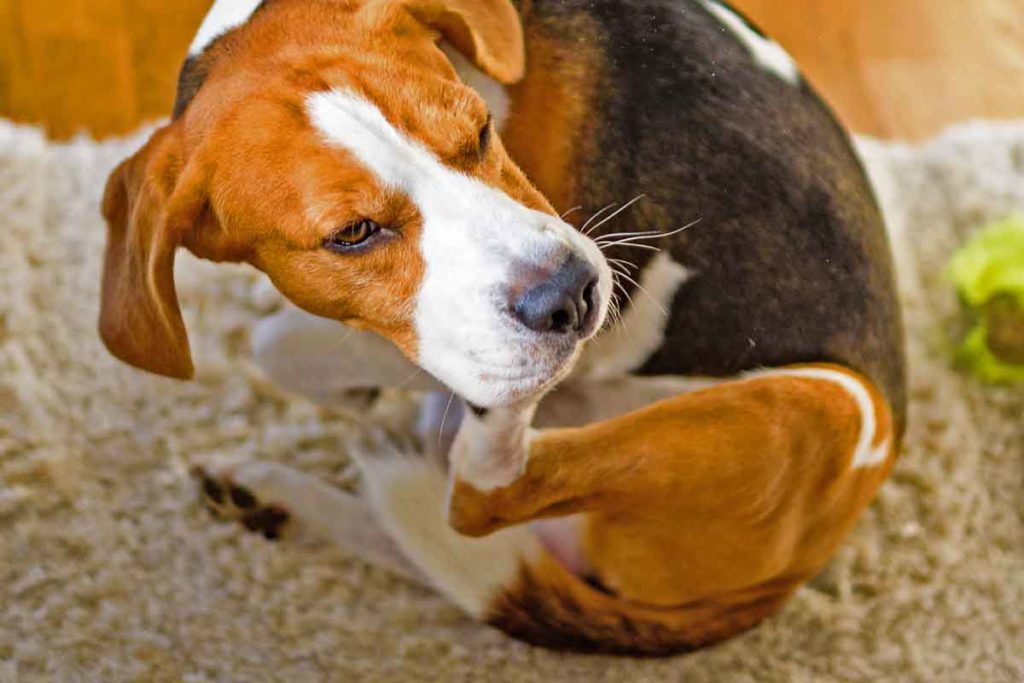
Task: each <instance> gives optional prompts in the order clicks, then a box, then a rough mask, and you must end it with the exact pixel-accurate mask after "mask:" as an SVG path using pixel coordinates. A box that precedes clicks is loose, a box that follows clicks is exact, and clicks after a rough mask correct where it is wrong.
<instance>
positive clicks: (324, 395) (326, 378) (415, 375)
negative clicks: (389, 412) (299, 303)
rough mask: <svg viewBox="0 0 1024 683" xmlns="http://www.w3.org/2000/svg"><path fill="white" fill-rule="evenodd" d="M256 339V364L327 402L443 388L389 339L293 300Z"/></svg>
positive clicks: (266, 321)
mask: <svg viewBox="0 0 1024 683" xmlns="http://www.w3.org/2000/svg"><path fill="white" fill-rule="evenodd" d="M252 344H253V353H254V356H255V359H256V364H257V365H259V367H260V368H261V369H262V370H263V371H264V372H266V373H267V375H268V376H269V377H270V378H271V379H273V380H274V381H275V382H277V383H278V384H280V385H281V386H283V387H285V388H287V389H290V390H292V391H295V392H297V393H299V394H302V395H304V396H307V397H308V398H310V399H312V400H313V401H316V402H318V403H321V404H324V405H332V406H336V405H339V404H344V403H346V402H347V401H348V400H349V399H350V398H351V394H352V392H353V391H358V390H365V389H375V388H378V387H402V388H405V389H418V390H427V391H439V390H442V389H443V387H441V385H440V384H439V383H438V382H437V381H436V380H434V379H433V378H432V377H430V376H429V375H428V374H426V373H425V372H423V371H422V370H420V369H419V368H418V367H416V366H415V365H413V364H412V363H411V362H409V360H408V359H406V358H405V356H403V355H402V353H401V352H400V351H399V350H398V348H397V347H395V345H394V344H392V343H391V342H389V341H387V340H386V339H383V338H381V337H379V336H377V335H376V334H373V333H372V332H363V331H360V330H356V329H353V328H350V327H345V326H344V325H342V324H341V323H338V322H337V321H334V320H327V319H325V318H318V317H317V316H314V315H311V314H309V313H306V312H305V311H303V310H301V309H299V308H297V307H296V306H293V305H291V304H287V305H286V306H285V307H284V308H283V309H282V310H281V311H280V312H278V313H275V314H274V315H272V316H269V317H267V318H265V319H263V320H262V321H260V323H259V324H258V325H257V326H256V328H255V330H253V341H252Z"/></svg>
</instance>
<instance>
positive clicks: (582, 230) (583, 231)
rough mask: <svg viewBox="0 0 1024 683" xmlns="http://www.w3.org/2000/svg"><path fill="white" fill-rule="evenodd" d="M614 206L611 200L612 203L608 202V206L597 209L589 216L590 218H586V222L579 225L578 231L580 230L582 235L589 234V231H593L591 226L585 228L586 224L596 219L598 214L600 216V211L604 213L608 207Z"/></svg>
mask: <svg viewBox="0 0 1024 683" xmlns="http://www.w3.org/2000/svg"><path fill="white" fill-rule="evenodd" d="M614 206H615V203H614V202H613V203H611V204H609V205H608V206H606V207H604V208H603V209H601V210H600V211H598V212H597V213H595V214H594V215H593V216H591V217H590V218H588V219H587V222H586V223H584V224H583V225H582V226H581V227H580V232H582V233H583V234H584V235H589V234H590V233H591V232H593V228H591V229H590V230H587V226H588V225H590V224H591V223H592V222H593V221H594V220H595V219H596V218H597V217H598V216H600V215H601V214H602V213H604V212H605V211H607V210H608V209H610V208H612V207H614Z"/></svg>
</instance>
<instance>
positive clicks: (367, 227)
mask: <svg viewBox="0 0 1024 683" xmlns="http://www.w3.org/2000/svg"><path fill="white" fill-rule="evenodd" d="M380 229H381V228H380V226H379V225H377V224H376V223H374V222H373V221H371V220H369V219H367V218H364V219H362V220H359V221H355V222H353V223H349V224H348V225H346V226H345V227H343V228H341V229H340V230H338V231H337V232H335V233H334V234H333V235H331V236H330V237H328V238H327V239H325V240H324V246H325V247H327V248H328V249H333V250H335V251H346V250H348V249H352V248H354V247H358V246H361V245H363V244H365V243H366V242H367V240H369V239H370V238H371V237H373V236H374V235H376V234H377V233H378V232H380Z"/></svg>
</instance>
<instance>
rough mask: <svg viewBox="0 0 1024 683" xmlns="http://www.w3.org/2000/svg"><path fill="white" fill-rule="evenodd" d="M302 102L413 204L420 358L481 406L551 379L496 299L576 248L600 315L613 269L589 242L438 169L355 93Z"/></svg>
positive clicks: (547, 355)
mask: <svg viewBox="0 0 1024 683" xmlns="http://www.w3.org/2000/svg"><path fill="white" fill-rule="evenodd" d="M307 107H308V110H309V115H310V119H311V120H312V122H313V125H314V126H316V127H317V128H318V129H319V130H320V131H321V132H322V133H323V135H324V136H325V138H326V139H327V140H328V141H329V142H331V143H332V144H335V145H338V146H340V147H342V148H344V149H345V150H347V151H348V152H350V153H351V154H352V155H354V156H355V157H356V159H357V160H358V161H359V162H360V163H362V164H363V165H365V166H366V167H367V168H368V169H369V170H370V171H372V172H373V174H374V175H375V176H376V177H377V179H378V180H379V182H381V183H382V184H383V185H386V186H388V187H390V188H394V189H397V190H399V191H401V192H403V193H404V194H406V195H407V196H408V197H409V198H410V199H411V200H412V201H413V202H414V203H415V204H416V206H417V208H418V209H419V212H420V215H421V217H422V220H423V230H422V236H421V240H420V252H421V254H422V256H423V260H424V263H425V266H426V268H425V271H426V272H425V274H424V278H423V281H422V283H421V285H420V290H419V292H418V294H417V297H416V312H415V321H416V331H417V337H418V342H419V357H418V359H417V360H418V362H419V364H420V365H421V366H422V367H423V368H424V369H426V370H427V371H428V372H430V373H431V374H433V375H434V376H435V377H437V378H438V379H440V380H441V381H443V382H444V383H445V384H447V385H448V386H450V387H451V388H452V389H454V390H455V391H456V392H458V393H459V394H460V395H462V396H464V397H465V398H467V399H468V400H470V401H471V402H473V403H476V404H477V405H481V406H493V405H500V404H502V403H504V402H507V401H510V400H515V399H516V398H519V397H520V396H521V395H525V394H526V393H531V392H534V391H537V390H538V389H540V388H542V387H543V386H544V385H545V384H546V383H548V382H550V381H551V379H552V377H553V376H554V374H555V373H556V372H557V371H558V370H559V369H560V368H561V367H563V366H564V361H565V357H564V356H561V357H558V358H557V359H556V358H555V357H554V356H552V355H551V354H552V353H553V352H552V350H551V349H550V348H549V347H548V345H547V343H546V342H542V341H540V340H538V339H536V338H534V337H530V336H529V335H525V333H524V331H523V330H520V329H519V327H520V326H518V325H517V324H516V323H515V322H514V321H513V320H511V318H510V316H509V313H508V301H507V300H504V299H503V298H502V297H504V296H507V295H508V288H509V285H510V283H512V282H513V281H515V279H516V278H517V273H518V271H520V270H522V269H523V268H542V267H547V266H551V265H554V264H556V263H559V262H561V261H562V260H564V259H565V258H567V257H568V256H569V255H570V254H576V255H578V256H580V257H582V258H585V259H587V260H588V261H589V262H590V263H591V265H592V266H593V267H594V269H595V271H596V272H597V273H598V274H599V282H598V293H599V295H600V300H601V306H602V310H601V311H600V312H599V315H600V316H601V318H602V319H603V316H604V314H605V311H606V310H607V305H608V299H609V294H610V290H611V271H610V270H609V268H608V265H607V263H606V262H605V260H604V257H603V256H602V255H601V252H600V250H599V249H598V248H597V246H596V245H595V244H594V243H593V242H592V241H590V240H589V239H587V238H585V237H583V236H582V235H580V234H579V233H578V232H577V231H576V230H575V229H573V228H572V226H570V225H568V224H567V223H565V222H564V221H561V220H559V219H557V218H555V217H553V216H549V215H547V214H544V213H541V212H539V211H534V210H532V209H529V208H527V207H525V206H523V205H522V204H519V203H518V202H516V201H514V200H513V199H512V198H511V197H509V196H508V195H506V194H505V193H504V192H502V191H500V190H498V189H496V188H494V187H491V186H489V185H487V184H485V183H483V182H481V181H479V180H477V179H476V178H473V177H470V176H468V175H465V174H462V173H459V172H457V171H455V170H453V169H450V168H448V167H446V166H445V165H444V164H442V163H441V162H440V161H439V160H438V159H437V157H436V156H435V155H434V154H433V153H432V152H431V151H430V150H429V149H427V148H426V147H424V146H423V145H422V144H421V143H419V142H418V141H416V140H413V139H410V138H408V137H406V136H405V135H404V134H402V133H401V132H400V131H398V130H397V129H396V128H395V127H394V126H392V125H391V123H390V122H388V120H387V119H386V118H385V117H384V114H383V113H381V111H380V110H379V109H378V108H377V107H376V106H375V105H374V104H373V103H371V102H369V101H368V100H366V99H365V98H363V97H362V96H360V95H358V94H356V93H354V92H351V91H346V90H333V91H329V92H318V93H313V94H311V95H310V96H309V98H308V100H307Z"/></svg>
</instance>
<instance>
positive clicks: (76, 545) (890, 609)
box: [0, 122, 1024, 683]
mask: <svg viewBox="0 0 1024 683" xmlns="http://www.w3.org/2000/svg"><path fill="white" fill-rule="evenodd" d="M140 141H141V138H139V137H136V138H133V139H130V140H126V141H114V142H107V143H103V144H96V143H93V142H89V141H86V140H79V141H76V142H73V143H71V144H66V145H52V144H48V143H46V142H45V141H44V139H43V138H42V136H41V135H40V133H39V132H37V131H35V130H33V129H28V128H19V127H14V126H12V125H8V124H6V123H3V122H0V682H2V683H11V682H13V681H104V682H106V681H178V680H184V681H271V680H275V681H276V680H280V681H288V682H290V683H299V682H303V681H321V680H336V681H357V680H358V681H385V680H386V681H407V680H408V681H415V680H424V681H436V680H442V681H450V680H473V681H477V680H502V681H505V680H510V681H567V680H586V681H626V680H629V681H635V680H636V681H639V680H646V681H675V680H687V681H714V682H716V683H723V682H731V681H755V680H756V681H833V680H834V681H840V680H841V681H853V680H863V681H880V680H886V681H891V680H913V681H964V682H968V681H969V682H972V683H973V682H980V681H1019V680H1022V679H1024V523H1022V517H1021V515H1022V510H1024V487H1022V485H1024V426H1022V418H1021V415H1022V414H1024V413H1022V411H1024V397H1022V393H1024V392H1022V391H1021V390H1020V389H1019V388H1018V389H1009V388H1003V389H996V388H983V387H980V386H978V385H977V384H975V383H974V382H973V381H971V380H970V379H968V378H964V377H961V376H958V375H957V374H956V373H955V372H954V371H952V370H951V369H950V368H949V367H948V364H947V361H946V358H947V356H946V353H947V346H948V344H947V342H945V341H944V340H945V337H946V335H945V330H947V329H951V328H952V327H953V326H954V325H955V324H956V315H957V305H956V301H955V298H954V296H953V295H952V293H951V291H950V288H949V287H948V285H947V283H945V282H944V281H943V279H942V276H941V270H942V266H943V264H944V263H945V261H946V259H947V257H948V255H949V254H950V252H951V251H952V250H953V249H954V248H955V247H956V245H957V244H958V243H959V242H960V241H961V240H962V239H963V238H964V237H965V236H966V235H967V234H969V233H970V231H972V230H975V229H977V228H978V227H980V226H981V225H982V224H984V223H985V222H986V221H988V220H990V219H995V218H998V217H1000V216H1002V215H1003V214H1006V213H1008V212H1010V211H1011V210H1022V209H1024V124H1001V125H997V124H984V125H983V124H974V125H969V126H966V127H961V128H959V129H956V130H953V131H951V132H950V133H948V134H947V135H945V136H944V137H942V138H941V139H938V140H936V141H934V142H932V143H930V144H927V145H925V146H923V147H920V148H912V147H907V146H888V145H880V144H875V143H865V144H864V149H865V155H866V157H867V158H868V159H869V160H870V163H871V168H872V171H873V173H874V174H875V175H876V177H877V178H879V179H880V181H879V182H880V186H881V191H882V194H883V195H884V199H885V203H886V206H887V211H888V213H889V219H890V222H891V226H892V230H893V234H894V240H895V242H896V245H897V251H898V253H899V265H900V269H901V280H902V286H903V291H904V300H905V304H906V311H907V322H908V330H909V335H910V342H909V343H910V357H911V361H912V377H911V383H912V390H911V395H912V400H913V405H912V410H913V413H912V421H911V426H910V431H909V434H908V439H907V446H906V450H905V453H904V455H903V457H902V460H901V461H900V463H899V465H898V467H897V468H896V472H895V474H894V476H893V477H892V480H891V481H890V482H888V483H887V484H886V485H885V487H884V489H883V491H882V494H881V496H880V497H879V499H878V501H877V502H876V503H875V505H874V506H873V507H872V509H871V510H870V512H869V514H867V515H866V517H865V518H864V520H863V521H862V522H861V524H860V525H859V527H858V529H857V531H856V533H855V534H854V536H853V537H852V538H851V539H850V540H849V542H848V543H846V545H845V546H844V548H843V549H842V551H841V552H840V553H839V556H838V557H837V558H836V559H835V561H834V562H833V563H832V564H831V565H830V567H829V568H828V570H827V571H826V572H825V573H824V574H823V575H822V576H821V577H820V578H819V579H817V580H816V581H815V582H814V584H813V585H812V586H809V587H807V588H805V589H803V590H801V591H800V593H799V594H798V595H797V597H796V599H795V600H794V601H793V602H792V604H791V605H790V606H789V607H788V608H787V609H786V610H785V612H784V613H783V614H782V615H781V616H779V617H777V618H775V619H772V620H770V621H769V622H768V623H766V624H764V625H763V626H761V627H760V628H758V629H756V630H755V631H753V632H751V633H749V634H747V635H744V636H743V637H740V638H738V639H736V640H733V641H731V642H729V643H726V644H724V645H722V646H719V647H716V648H713V649H710V650H707V651H704V652H700V653H697V654H694V655H690V656H685V657H678V658H674V659H668V660H662V661H637V660H628V659H613V658H601V657H581V656H573V655H565V654H556V653H551V652H547V651H544V650H540V649H535V648H531V647H527V646H525V645H522V644H519V643H516V642H513V641H511V640H509V639H507V638H505V637H504V636H503V635H501V634H500V633H497V632H495V631H492V630H490V629H489V628H487V627H484V626H481V625H478V624H475V623H472V622H470V621H468V620H467V619H465V618H464V617H463V616H461V614H460V613H459V612H458V611H457V610H456V609H455V608H454V607H452V606H450V605H449V604H447V603H446V602H445V600H444V599H442V598H441V597H439V596H438V595H436V594H434V593H432V592H430V591H428V590H424V589H420V588H417V587H415V586H412V585H409V584H406V583H403V582H402V581H400V580H397V579H394V578H392V577H390V576H387V575H385V574H383V573H381V572H378V571H376V570H373V569H371V568H368V567H366V566H365V565H363V564H361V563H359V562H357V561H354V560H351V559H347V558H346V557H345V556H344V555H343V554H342V553H341V552H340V551H338V550H337V549H333V548H324V547H305V546H299V545H295V544H279V545H275V544H272V543H269V542H267V541H265V540H263V539H262V538H260V537H257V536H255V535H251V534H248V533H245V532H243V531H242V530H241V529H240V528H238V527H236V526H232V525H228V524H223V523H217V522H214V521H213V520H212V519H211V518H210V516H209V515H208V514H207V513H206V512H205V511H204V510H203V509H202V508H201V507H200V506H199V505H198V504H197V499H196V496H195V494H194V491H193V487H192V484H191V483H190V482H189V480H188V478H187V476H186V474H185V473H186V469H187V466H188V464H189V463H190V462H193V461H196V460H201V459H203V458H208V457H210V456H213V455H221V454H228V455H230V454H244V455H258V456H260V457H265V458H274V459H287V460H289V461H291V462H293V463H295V464H297V466H299V467H302V468H305V469H308V470H311V471H315V472H317V473H319V474H321V475H322V476H325V477H328V478H330V479H332V480H333V481H335V482H337V483H338V484H339V485H344V486H350V485H352V482H351V481H350V479H351V476H352V475H351V473H350V471H349V469H348V468H347V466H346V458H345V454H344V452H343V447H342V445H341V444H342V442H343V440H344V439H343V434H344V433H345V432H346V430H350V429H353V428H354V427H353V425H352V423H351V422H349V419H348V418H346V417H345V416H344V415H342V414H341V413H336V412H332V411H326V410H323V409H318V408H316V407H314V406H313V405H311V404H309V403H307V402H305V401H303V400H301V399H299V398H296V397H291V396H285V395H283V394H282V393H280V392H279V391H277V390H276V389H275V388H274V387H271V386H269V385H268V384H267V383H266V382H265V381H262V380H261V379H260V378H259V376H258V374H257V373H256V372H255V371H254V370H253V368H252V367H251V366H250V365H249V364H248V362H247V334H248V330H249V329H250V327H251V325H252V323H253V321H254V320H256V318H257V317H258V316H260V315H261V314H263V313H265V312H266V311H268V310H270V309H271V308H272V307H273V306H274V305H275V304H276V301H277V299H276V297H275V296H274V295H273V294H271V293H269V292H268V291H267V290H266V289H265V288H264V287H263V286H261V285H260V284H259V280H258V278H257V276H256V275H255V274H254V273H253V272H251V271H249V270H247V269H245V268H240V267H239V268H232V267H223V266H219V267H218V266H212V265H210V264H205V263H198V262H196V261H195V260H193V259H191V258H189V257H187V256H185V255H183V256H182V257H181V258H180V259H179V262H180V263H179V269H178V273H179V277H178V282H179V283H180V284H179V290H180V293H181V298H182V303H183V308H184V310H185V311H186V312H187V318H188V324H189V329H190V330H191V333H192V339H193V344H194V350H195V355H196V359H197V363H198V368H199V378H198V381H195V382H193V383H187V384H185V383H175V382H172V381H167V380H160V379H156V378H153V377H150V376H148V375H145V374H143V373H141V372H136V371H134V370H132V369H130V368H127V367H125V366H123V365H121V364H119V363H118V362H116V361H114V360H113V359H112V358H111V357H110V356H108V354H107V353H106V352H105V351H104V350H103V349H102V348H101V346H100V343H99V341H98V339H97V336H96V333H95V331H94V328H95V318H96V309H97V289H98V282H99V275H98V268H99V262H100V256H101V253H102V247H103V241H104V230H103V226H102V223H101V220H100V218H99V216H98V211H97V203H98V197H99V194H100V190H101V187H102V185H103V182H104V180H105V177H106V175H107V173H108V171H109V170H110V168H111V167H112V166H113V165H114V163H115V162H116V161H117V160H119V159H121V158H122V157H123V156H125V155H126V154H127V153H128V152H129V151H131V150H132V149H133V148H134V147H135V146H136V145H138V144H139V143H140ZM386 405H387V406H390V408H385V413H384V414H381V415H378V416H377V417H378V418H379V419H393V420H400V419H404V416H403V411H405V410H406V408H405V405H406V404H405V403H404V402H403V401H402V400H401V399H400V398H394V399H393V400H390V401H389V402H387V404H386Z"/></svg>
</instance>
